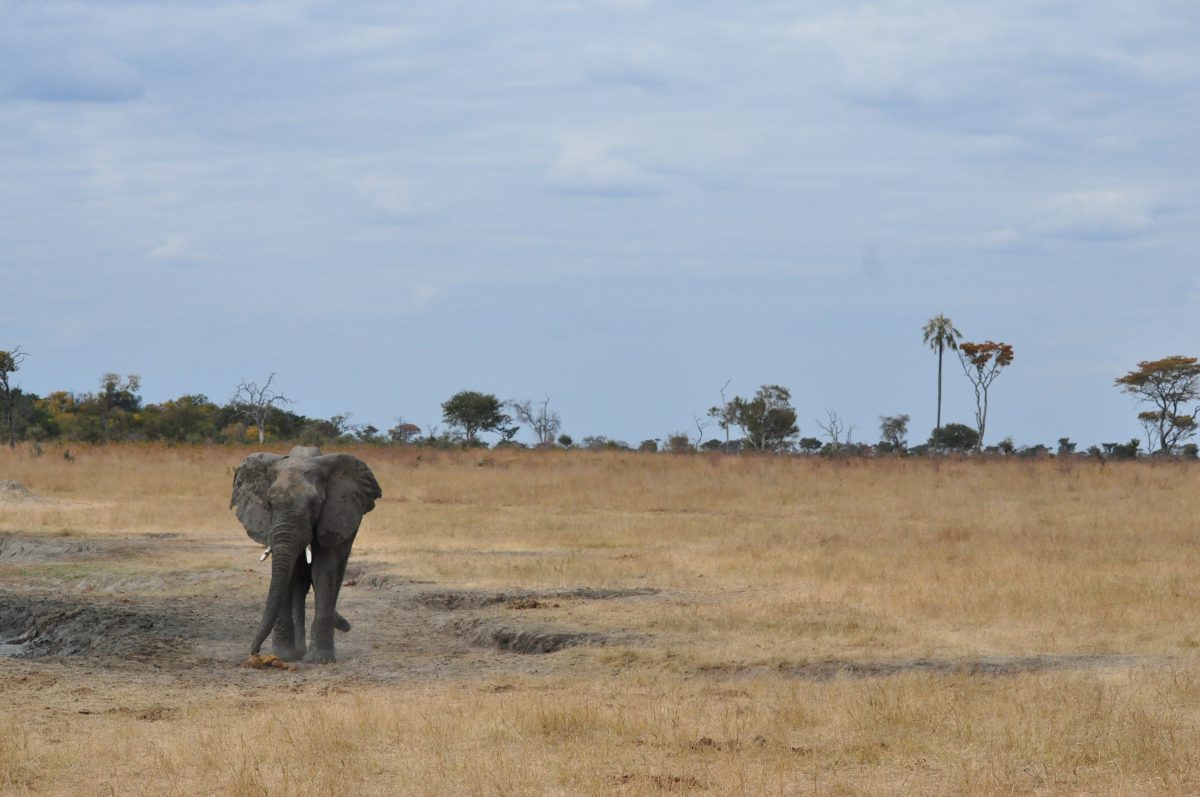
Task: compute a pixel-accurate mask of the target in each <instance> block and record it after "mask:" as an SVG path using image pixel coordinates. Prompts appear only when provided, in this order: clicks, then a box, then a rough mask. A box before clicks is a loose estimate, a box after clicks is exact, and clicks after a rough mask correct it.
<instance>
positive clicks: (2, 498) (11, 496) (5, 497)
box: [0, 479, 46, 504]
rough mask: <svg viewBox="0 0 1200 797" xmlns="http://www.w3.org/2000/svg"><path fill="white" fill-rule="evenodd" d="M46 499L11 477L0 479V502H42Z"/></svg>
mask: <svg viewBox="0 0 1200 797" xmlns="http://www.w3.org/2000/svg"><path fill="white" fill-rule="evenodd" d="M45 502H46V499H45V498H42V497H41V496H40V495H37V494H36V493H33V492H30V490H29V488H28V487H26V486H25V485H23V484H21V483H20V482H17V481H13V480H12V479H0V504H42V503H45Z"/></svg>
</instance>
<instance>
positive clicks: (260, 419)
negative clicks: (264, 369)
mask: <svg viewBox="0 0 1200 797" xmlns="http://www.w3.org/2000/svg"><path fill="white" fill-rule="evenodd" d="M274 381H275V374H274V373H272V374H271V375H270V376H269V377H267V383H266V384H265V385H263V386H262V387H259V386H258V383H257V382H242V383H241V384H239V385H238V386H237V390H235V391H234V393H233V398H231V399H230V400H229V403H230V404H232V405H233V406H234V407H235V408H236V409H237V411H238V414H240V415H241V416H242V417H243V418H245V419H246V420H248V421H250V422H251V423H253V424H254V425H255V426H256V427H258V442H259V443H260V444H261V443H265V442H266V440H267V433H266V426H267V421H269V420H270V419H271V413H273V412H275V410H276V409H277V407H276V405H279V404H291V403H292V400H291V399H290V398H288V397H287V396H285V395H283V394H282V393H279V392H277V391H276V390H274V389H272V387H271V384H272V383H273V382H274Z"/></svg>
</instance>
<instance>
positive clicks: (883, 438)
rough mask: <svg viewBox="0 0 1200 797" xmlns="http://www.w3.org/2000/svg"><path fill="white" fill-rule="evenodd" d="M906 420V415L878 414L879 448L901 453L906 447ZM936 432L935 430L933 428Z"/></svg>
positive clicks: (935, 431) (907, 419)
mask: <svg viewBox="0 0 1200 797" xmlns="http://www.w3.org/2000/svg"><path fill="white" fill-rule="evenodd" d="M908 421H909V418H908V416H907V415H880V416H879V438H880V444H879V448H880V449H881V450H885V451H890V452H892V453H894V454H902V453H904V451H905V450H906V449H907V448H908V440H906V439H905V438H906V437H908ZM934 433H935V434H936V433H937V430H936V429H935V430H934Z"/></svg>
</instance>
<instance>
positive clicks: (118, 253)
mask: <svg viewBox="0 0 1200 797" xmlns="http://www.w3.org/2000/svg"><path fill="white" fill-rule="evenodd" d="M1197 41H1200V5H1198V4H1196V3H1195V2H1194V0H1142V1H1141V2H1138V3H1130V2H1128V0H1121V1H1120V2H1115V1H1114V0H1087V2H1082V1H1080V2H1071V1H1069V0H1007V2H1005V3H995V2H976V1H975V0H920V1H916V0H913V1H910V2H891V1H887V0H885V1H883V2H872V3H859V2H853V0H849V1H847V0H837V1H836V2H833V1H828V2H826V1H824V0H812V1H811V2H752V1H748V2H744V3H727V2H708V1H707V0H688V2H682V1H679V2H674V1H671V0H661V1H656V0H591V1H589V0H574V1H569V0H562V1H561V2H556V1H555V0H541V1H540V2H531V1H522V0H496V1H495V2H489V3H463V2H455V1H454V0H441V2H436V3H433V2H407V3H395V2H373V1H372V0H360V1H359V2H355V3H334V2H311V1H308V0H263V1H262V2H221V0H203V2H189V0H164V1H162V2H153V1H152V0H144V1H143V2H123V1H122V0H103V1H101V0H90V1H89V2H59V1H58V0H36V2H20V1H19V0H0V181H2V183H0V184H2V185H3V187H4V190H3V191H0V348H12V347H14V346H20V347H21V348H22V349H23V350H24V351H26V352H28V353H29V355H30V356H29V358H28V360H26V362H25V364H24V365H23V367H22V369H21V371H20V372H19V374H18V375H17V376H18V382H19V384H20V385H21V387H22V388H24V389H25V390H29V391H32V392H38V393H43V394H44V393H47V392H50V391H52V390H60V389H66V390H74V391H89V390H95V389H96V388H97V386H98V383H99V378H100V375H101V374H102V373H104V372H107V371H116V372H119V373H136V374H139V375H140V376H141V378H142V391H141V392H142V395H143V397H144V399H145V400H146V401H163V400H166V399H170V398H175V397H177V396H180V395H183V394H191V393H204V394H206V395H207V396H209V397H210V398H212V399H214V400H216V401H218V402H223V401H225V400H227V399H228V398H229V397H230V396H231V395H232V393H233V390H234V388H235V387H236V385H237V384H238V383H239V382H242V381H245V380H249V381H258V382H260V383H261V382H263V381H265V379H266V378H267V377H268V376H269V375H270V374H272V373H275V374H277V376H276V381H277V384H278V385H279V386H280V387H281V388H282V390H283V392H284V393H286V394H287V395H288V396H290V397H291V398H293V399H294V401H295V404H294V405H293V406H292V409H293V410H294V411H296V412H299V413H302V414H305V415H309V416H314V417H329V416H331V415H334V414H344V413H351V414H352V418H351V421H352V422H354V423H361V424H366V423H370V424H373V425H375V426H377V427H379V428H380V429H386V428H388V427H390V426H392V425H394V424H395V423H396V420H397V418H403V419H404V420H405V421H407V422H412V423H416V424H418V425H420V426H421V427H422V428H427V427H429V426H431V425H434V424H439V425H441V424H442V419H441V408H440V405H441V403H442V402H443V401H445V400H446V399H447V398H448V397H449V396H450V395H452V394H453V393H455V392H457V391H459V390H464V389H471V390H480V391H484V392H489V393H494V394H496V395H497V396H499V397H500V398H503V399H509V398H512V399H534V400H539V401H540V400H541V399H543V398H545V397H549V399H550V407H551V409H554V410H556V411H557V412H558V413H559V414H560V416H561V417H562V420H563V431H564V432H566V433H568V434H571V435H573V436H574V437H575V438H576V439H579V438H581V437H583V436H585V435H606V436H608V437H612V438H617V439H622V440H628V441H630V442H633V443H636V442H638V441H640V440H642V439H646V438H662V437H665V436H666V435H668V434H670V433H673V432H677V431H684V432H689V433H692V434H695V433H696V423H695V422H694V420H693V417H694V416H703V414H704V412H705V411H706V410H707V408H708V407H710V406H712V405H714V404H716V403H718V401H719V400H720V396H719V391H720V389H721V388H722V386H723V385H725V384H726V383H728V385H729V387H728V388H727V393H729V394H740V395H744V396H749V395H750V394H752V393H753V392H754V390H755V389H756V388H757V387H758V386H759V385H762V384H780V385H784V386H786V387H788V388H790V389H791V391H792V398H793V403H794V405H795V406H796V409H797V412H798V415H799V423H800V427H801V431H802V433H803V434H804V435H806V436H808V435H811V436H820V429H819V428H818V426H817V420H818V419H821V420H824V419H825V417H826V412H827V411H829V410H833V411H834V412H836V413H837V414H838V415H839V416H840V417H842V418H843V419H844V420H845V421H846V422H847V423H848V424H850V425H853V426H854V427H855V429H854V439H855V440H860V441H866V442H871V441H874V440H877V439H878V437H879V416H881V415H895V414H900V413H906V414H909V415H910V416H911V418H912V421H911V424H910V429H911V431H910V440H911V441H912V442H918V441H921V440H923V439H924V438H926V437H927V436H928V434H929V430H930V429H931V428H932V427H933V425H934V415H935V410H936V380H937V357H936V356H935V355H934V354H933V353H932V352H931V351H930V350H929V349H928V348H927V347H926V346H924V345H923V344H922V341H921V328H922V326H923V325H924V324H925V322H926V321H927V319H929V318H930V317H931V316H933V315H936V314H938V313H944V314H946V315H948V316H949V317H950V318H952V319H953V321H954V322H955V325H956V326H957V327H958V328H959V329H960V330H961V331H962V332H963V334H964V338H965V339H966V340H973V341H981V340H989V339H990V340H1000V341H1005V342H1008V343H1010V344H1012V345H1013V347H1014V351H1015V360H1014V362H1013V364H1012V366H1011V367H1010V368H1009V369H1007V370H1006V371H1005V372H1004V373H1003V374H1001V375H1000V377H999V378H998V379H997V380H996V382H995V384H994V385H993V387H992V390H991V400H990V408H989V414H988V424H987V427H988V433H987V438H988V439H987V441H986V442H989V443H994V442H996V441H997V440H999V439H1001V438H1003V437H1012V438H1013V439H1014V440H1015V441H1016V442H1017V444H1019V445H1020V444H1032V443H1047V444H1053V443H1054V441H1056V440H1057V439H1058V438H1060V437H1063V436H1067V437H1070V438H1071V439H1072V440H1075V441H1077V442H1079V443H1081V444H1082V446H1087V445H1090V444H1093V443H1099V442H1108V441H1118V440H1128V439H1130V438H1132V437H1135V436H1139V435H1140V427H1139V426H1138V424H1137V422H1136V413H1137V407H1136V405H1135V404H1134V403H1133V401H1132V399H1130V398H1129V397H1127V396H1125V395H1123V394H1122V393H1120V391H1119V390H1117V389H1116V388H1115V387H1114V386H1113V380H1114V379H1115V378H1117V377H1119V376H1120V375H1122V374H1123V373H1125V372H1127V371H1129V370H1131V369H1133V368H1134V367H1135V366H1136V364H1137V362H1138V361H1140V360H1148V359H1157V358H1159V357H1164V356H1168V355H1174V354H1185V355H1198V354H1200V334H1198V333H1200V321H1198V320H1197V313H1198V311H1200V262H1198V257H1200V255H1198V253H1200V182H1198V179H1197V178H1200V146H1198V145H1197V131H1200V48H1197V47H1196V42H1197ZM944 379H945V399H944V401H945V405H944V409H943V420H944V421H955V422H964V423H972V422H973V417H974V396H973V393H972V391H971V388H970V384H969V383H968V382H967V380H966V378H965V377H964V375H963V373H962V370H961V368H960V366H959V364H958V362H957V360H956V359H953V358H950V359H947V360H946V362H945V376H944ZM718 434H719V432H718V430H716V429H715V428H714V427H709V428H708V429H707V430H706V436H707V437H713V436H717V435H718ZM519 439H525V440H529V439H530V437H529V435H528V434H527V433H526V432H524V431H523V432H522V434H521V436H520V438H519Z"/></svg>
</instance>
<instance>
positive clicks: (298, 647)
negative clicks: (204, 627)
mask: <svg viewBox="0 0 1200 797" xmlns="http://www.w3.org/2000/svg"><path fill="white" fill-rule="evenodd" d="M382 496H383V491H382V490H380V489H379V483H378V482H377V481H375V476H374V474H372V473H371V469H370V468H368V467H367V466H366V465H365V464H364V463H363V462H362V461H361V460H359V459H358V458H357V457H354V456H351V455H350V454H322V453H321V449H319V448H313V447H308V446H297V447H296V448H293V449H292V450H291V451H290V452H289V453H288V454H287V456H279V455H278V454H265V453H258V454H251V455H250V456H248V457H246V459H245V460H243V461H242V464H241V465H239V466H238V469H237V471H236V472H235V473H234V475H233V495H232V497H231V498H230V501H229V506H230V508H231V509H236V512H237V517H238V520H240V521H241V522H242V525H243V526H245V528H246V533H247V534H249V535H250V538H251V539H253V540H254V541H255V542H258V543H260V544H262V545H266V546H268V548H267V552H266V553H264V556H266V555H267V553H269V554H270V556H271V557H272V560H271V585H270V587H269V588H268V590H267V603H266V607H265V608H264V609H263V614H262V621H261V622H260V623H259V626H258V631H257V632H256V633H255V635H254V642H253V644H252V645H251V647H250V652H251V653H258V651H259V649H260V648H261V647H262V643H263V641H264V640H265V639H266V638H267V635H268V634H270V633H271V630H272V628H273V629H274V632H275V633H274V637H273V640H272V642H273V645H274V648H275V655H277V656H278V657H279V658H281V659H283V660H285V661H295V660H297V659H300V658H303V659H304V660H305V661H307V662H312V663H317V664H326V663H329V662H333V661H336V660H337V655H336V651H335V649H334V644H333V629H334V628H335V627H337V628H339V629H341V630H343V631H346V630H349V628H350V625H349V623H347V622H346V621H345V619H344V618H343V617H342V616H341V615H339V614H338V613H337V599H338V592H339V591H340V590H341V587H342V579H343V578H344V577H345V575H346V561H347V560H348V559H349V558H350V547H351V546H352V545H353V544H354V538H355V536H356V535H357V534H358V526H359V524H360V523H361V522H362V516H363V515H365V514H366V513H368V512H370V511H371V510H372V509H374V508H375V501H376V500H378V499H379V498H381V497H382ZM310 585H311V587H312V590H313V595H314V603H315V604H316V607H315V610H314V614H313V623H312V638H313V646H312V647H311V648H309V647H307V645H306V641H305V636H304V602H305V599H306V597H307V595H308V590H309V586H310Z"/></svg>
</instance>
